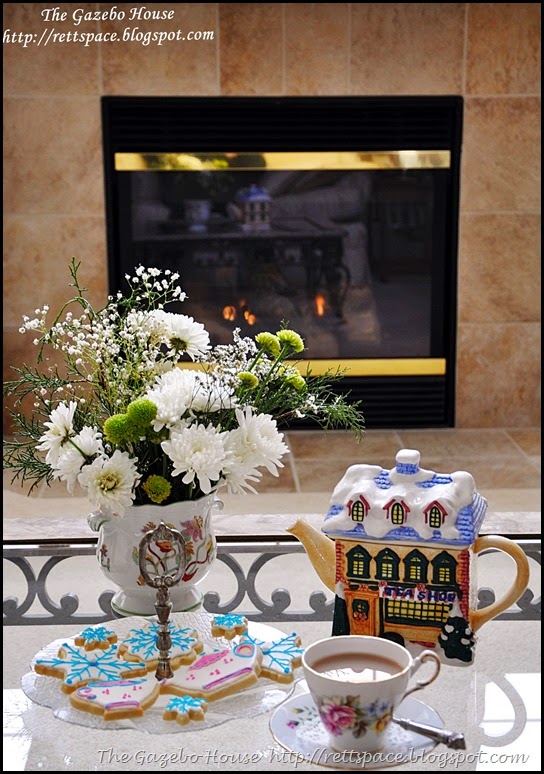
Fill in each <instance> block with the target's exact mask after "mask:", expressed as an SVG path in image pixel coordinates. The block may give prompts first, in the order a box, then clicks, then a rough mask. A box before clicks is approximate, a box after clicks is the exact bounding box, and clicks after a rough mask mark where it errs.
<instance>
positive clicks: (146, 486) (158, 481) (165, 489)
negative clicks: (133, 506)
mask: <svg viewBox="0 0 544 774" xmlns="http://www.w3.org/2000/svg"><path fill="white" fill-rule="evenodd" d="M142 489H143V490H144V492H145V493H146V495H147V496H148V497H149V499H150V500H151V502H152V503H157V504H158V503H162V502H163V500H166V499H167V498H168V497H170V492H171V491H172V486H171V484H170V483H169V482H168V481H167V480H166V479H165V478H163V476H149V478H148V479H147V480H146V481H144V483H143V484H142Z"/></svg>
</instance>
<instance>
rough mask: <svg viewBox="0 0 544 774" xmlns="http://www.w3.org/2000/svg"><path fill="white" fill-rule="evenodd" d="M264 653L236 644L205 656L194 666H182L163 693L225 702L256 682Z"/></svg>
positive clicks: (165, 683) (169, 680)
mask: <svg viewBox="0 0 544 774" xmlns="http://www.w3.org/2000/svg"><path fill="white" fill-rule="evenodd" d="M261 661H262V654H261V651H260V650H259V648H258V647H257V646H256V645H255V644H254V643H252V642H246V643H243V644H242V643H240V644H239V645H235V646H234V647H233V648H232V650H231V649H230V648H225V649H224V650H213V651H212V652H211V653H204V654H203V655H202V656H200V657H199V658H198V659H197V660H196V661H195V662H194V663H193V664H190V665H189V666H182V667H180V668H179V669H178V671H177V672H176V674H175V675H174V676H173V677H170V678H169V679H168V680H165V681H164V684H163V688H162V693H169V694H170V693H172V694H174V695H176V696H184V695H185V694H187V695H189V696H199V697H201V698H203V699H207V700H208V701H215V700H216V699H222V698H223V697H224V696H228V695H229V694H232V693H237V692H238V691H240V690H242V689H243V688H246V687H247V686H248V685H251V684H253V683H255V682H256V681H257V678H258V676H259V674H260V671H261Z"/></svg>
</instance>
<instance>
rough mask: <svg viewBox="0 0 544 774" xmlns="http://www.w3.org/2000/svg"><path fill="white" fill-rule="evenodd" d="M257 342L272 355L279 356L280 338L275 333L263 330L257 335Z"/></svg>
mask: <svg viewBox="0 0 544 774" xmlns="http://www.w3.org/2000/svg"><path fill="white" fill-rule="evenodd" d="M255 341H256V342H257V344H258V345H259V346H260V347H261V348H262V349H264V351H265V352H267V353H268V354H269V355H272V357H279V355H280V352H281V345H280V340H279V339H278V337H277V336H274V334H273V333H268V331H263V332H262V333H258V334H257V335H256V336H255Z"/></svg>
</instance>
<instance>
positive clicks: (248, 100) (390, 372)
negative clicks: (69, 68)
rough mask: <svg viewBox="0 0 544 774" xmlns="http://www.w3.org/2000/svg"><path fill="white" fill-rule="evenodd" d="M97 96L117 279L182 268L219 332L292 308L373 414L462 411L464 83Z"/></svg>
mask: <svg viewBox="0 0 544 774" xmlns="http://www.w3.org/2000/svg"><path fill="white" fill-rule="evenodd" d="M102 108H103V109H102V116H103V137H104V162H105V183H106V207H107V235H108V267H109V285H110V292H112V293H113V292H115V291H117V290H122V289H123V283H124V276H125V274H126V273H132V270H133V268H134V267H135V266H136V265H137V264H139V263H143V264H144V265H147V266H158V267H160V268H171V269H172V270H175V271H177V272H179V274H180V277H181V285H182V287H183V289H184V290H185V292H186V293H187V296H188V298H187V300H186V301H185V302H184V303H183V305H182V307H180V309H179V310H177V311H183V312H184V313H185V314H189V315H191V316H193V317H195V319H198V320H199V321H201V322H203V323H204V324H205V326H206V328H207V329H208V330H209V331H210V335H211V338H212V342H213V343H214V344H219V343H228V342H230V341H231V340H232V331H233V329H234V328H240V329H241V331H242V334H244V335H254V334H256V333H258V332H259V331H261V330H271V331H276V330H278V328H279V326H280V325H281V323H282V322H284V323H287V324H288V325H289V327H292V328H294V329H295V330H297V331H298V332H299V333H301V335H302V336H303V338H304V340H305V343H306V351H305V353H304V358H305V360H307V361H308V362H307V363H303V365H304V367H306V365H309V366H310V368H311V371H312V372H313V373H314V374H317V373H321V372H323V371H325V370H327V369H329V368H333V369H335V368H336V367H337V366H338V365H340V367H341V368H342V369H345V373H346V377H345V378H344V379H343V380H342V381H341V382H339V383H338V386H336V387H335V389H337V390H338V391H341V392H342V393H346V392H348V393H349V395H350V397H351V398H353V399H354V400H360V401H362V405H363V410H364V414H365V418H366V424H367V427H369V428H387V427H399V428H400V427H444V426H453V425H454V421H455V418H454V400H455V395H454V387H455V338H456V335H455V334H456V277H457V231H458V208H459V165H460V154H461V134H462V99H461V98H460V97H387V98H385V97H384V98H377V97H281V98H276V97H264V98H261V97H179V98H178V97H104V98H103V99H102ZM174 311H176V310H174Z"/></svg>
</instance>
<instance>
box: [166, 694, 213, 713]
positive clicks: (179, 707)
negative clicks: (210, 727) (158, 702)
mask: <svg viewBox="0 0 544 774" xmlns="http://www.w3.org/2000/svg"><path fill="white" fill-rule="evenodd" d="M205 706H206V700H205V699H201V698H199V697H198V696H174V697H172V698H171V699H170V701H169V702H168V704H167V705H166V708H165V709H166V710H170V711H176V712H179V713H181V714H182V715H185V714H186V713H188V712H190V710H195V709H200V708H201V707H205Z"/></svg>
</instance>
